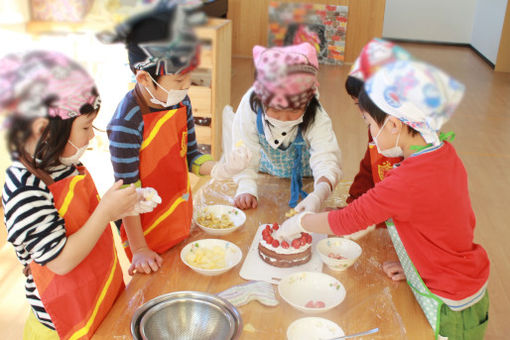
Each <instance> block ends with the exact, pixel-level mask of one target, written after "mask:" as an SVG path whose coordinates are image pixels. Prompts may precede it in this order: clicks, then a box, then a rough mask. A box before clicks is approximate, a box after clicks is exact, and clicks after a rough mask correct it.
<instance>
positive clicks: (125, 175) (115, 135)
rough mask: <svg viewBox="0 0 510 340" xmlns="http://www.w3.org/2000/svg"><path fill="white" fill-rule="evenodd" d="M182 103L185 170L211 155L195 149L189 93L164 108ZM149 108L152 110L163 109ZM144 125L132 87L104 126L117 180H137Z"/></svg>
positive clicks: (172, 107) (174, 106)
mask: <svg viewBox="0 0 510 340" xmlns="http://www.w3.org/2000/svg"><path fill="white" fill-rule="evenodd" d="M181 104H182V105H184V106H186V115H187V126H188V151H187V154H186V158H187V160H188V170H189V171H191V170H192V166H193V164H196V163H197V161H199V160H202V162H203V161H204V159H203V157H204V156H208V158H210V156H209V155H203V154H202V153H201V152H200V151H199V150H198V144H197V141H196V136H195V123H194V121H193V114H192V110H191V102H190V99H189V97H188V96H186V98H184V100H183V101H182V102H181V103H179V104H177V105H173V106H170V107H167V108H165V110H173V109H177V108H179V107H180V106H181ZM149 109H150V110H151V111H153V112H157V111H161V110H162V109H154V108H149ZM143 128H144V123H143V118H142V114H141V111H140V107H139V106H138V104H137V103H136V100H135V96H134V90H132V91H129V92H128V93H127V94H126V96H125V97H124V98H123V99H122V101H121V102H120V104H119V105H118V107H117V109H116V110H115V113H114V115H113V117H112V119H111V120H110V123H109V124H108V127H107V131H108V139H109V140H110V155H111V160H112V165H113V171H114V176H115V180H116V181H118V180H119V179H122V180H123V181H124V184H130V183H137V182H138V181H139V180H140V173H139V164H140V147H141V145H142V142H143ZM210 159H212V158H210ZM199 163H200V162H199ZM195 168H196V167H195Z"/></svg>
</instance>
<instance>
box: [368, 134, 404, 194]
mask: <svg viewBox="0 0 510 340" xmlns="http://www.w3.org/2000/svg"><path fill="white" fill-rule="evenodd" d="M368 149H369V150H370V164H371V166H372V179H373V180H374V184H377V183H379V182H380V181H382V180H383V179H384V176H385V175H386V172H387V171H388V170H391V169H393V164H396V163H399V162H401V161H402V159H403V158H402V157H392V158H388V157H385V156H383V155H381V154H380V153H379V152H378V151H377V146H376V145H375V143H374V142H369V143H368Z"/></svg>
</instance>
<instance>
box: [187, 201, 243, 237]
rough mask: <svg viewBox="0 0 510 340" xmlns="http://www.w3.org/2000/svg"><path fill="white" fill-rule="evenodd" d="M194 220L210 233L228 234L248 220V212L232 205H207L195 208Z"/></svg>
mask: <svg viewBox="0 0 510 340" xmlns="http://www.w3.org/2000/svg"><path fill="white" fill-rule="evenodd" d="M193 220H194V221H195V223H196V224H197V225H198V227H199V228H200V229H202V230H203V231H205V232H206V233H208V234H211V235H226V234H229V233H231V232H233V231H235V230H237V229H238V228H239V227H241V226H242V225H243V224H244V222H246V214H245V213H244V212H243V211H242V210H240V209H237V208H236V207H232V206H230V205H223V204H215V205H206V206H204V207H201V208H198V209H195V211H194V212H193Z"/></svg>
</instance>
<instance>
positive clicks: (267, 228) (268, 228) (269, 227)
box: [264, 224, 271, 233]
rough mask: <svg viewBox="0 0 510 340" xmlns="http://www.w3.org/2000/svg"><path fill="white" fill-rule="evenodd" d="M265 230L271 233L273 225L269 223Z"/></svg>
mask: <svg viewBox="0 0 510 340" xmlns="http://www.w3.org/2000/svg"><path fill="white" fill-rule="evenodd" d="M264 230H267V231H268V232H269V233H270V232H271V226H270V225H269V224H267V225H266V228H265V229H264Z"/></svg>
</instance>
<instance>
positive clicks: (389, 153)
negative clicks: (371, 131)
mask: <svg viewBox="0 0 510 340" xmlns="http://www.w3.org/2000/svg"><path fill="white" fill-rule="evenodd" d="M388 120H389V119H388V118H386V120H385V121H384V124H383V126H381V128H380V129H379V132H377V135H376V136H375V137H374V143H375V146H376V147H377V152H379V153H380V154H381V155H383V156H384V157H388V158H395V157H403V156H404V151H402V148H401V147H400V146H398V141H399V139H400V132H399V133H398V136H397V140H396V141H395V146H394V147H392V148H389V149H386V150H381V148H380V147H379V144H378V143H377V137H379V135H380V134H381V132H382V130H383V129H384V126H385V125H386V123H387V122H388Z"/></svg>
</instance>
